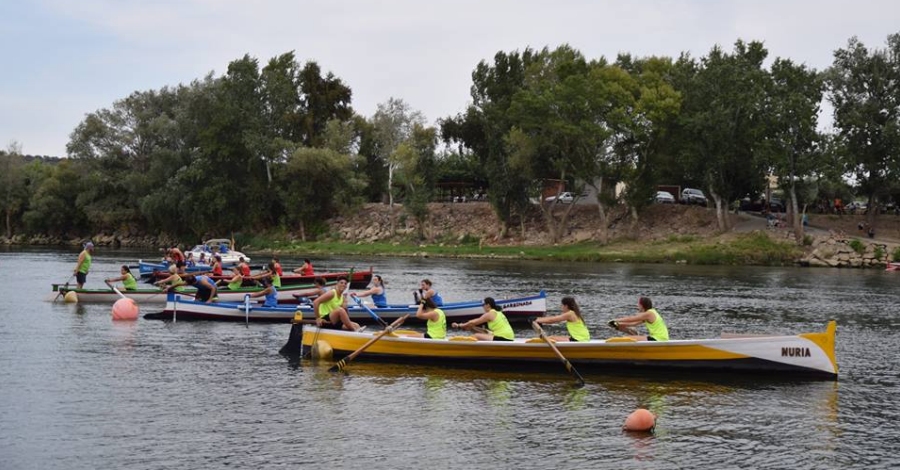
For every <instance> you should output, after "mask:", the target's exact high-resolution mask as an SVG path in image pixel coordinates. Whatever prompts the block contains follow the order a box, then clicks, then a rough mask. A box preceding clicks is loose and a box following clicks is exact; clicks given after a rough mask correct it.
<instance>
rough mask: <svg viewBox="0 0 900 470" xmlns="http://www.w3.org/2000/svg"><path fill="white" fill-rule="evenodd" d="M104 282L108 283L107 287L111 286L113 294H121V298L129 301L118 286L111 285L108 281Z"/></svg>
mask: <svg viewBox="0 0 900 470" xmlns="http://www.w3.org/2000/svg"><path fill="white" fill-rule="evenodd" d="M103 282H104V283H106V285H107V286H109V288H110V289H112V290H113V292H115V293H116V294H119V297H121V298H123V299H127V298H128V297H126V296H125V294H123V293H122V292H121V291H119V289H117V288H116V286H114V285H112V284H110V283H109V282H108V281H103Z"/></svg>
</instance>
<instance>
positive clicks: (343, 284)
mask: <svg viewBox="0 0 900 470" xmlns="http://www.w3.org/2000/svg"><path fill="white" fill-rule="evenodd" d="M347 284H349V281H348V280H347V278H346V277H345V276H341V277H339V278H338V281H337V284H336V285H335V287H334V289H332V290H330V291H328V292H326V293H325V294H323V295H320V296H318V297H316V300H314V301H313V314H314V315H315V316H316V326H319V327H325V328H333V329H336V330H340V329H344V330H348V331H359V329H360V326H359V323H356V322H354V321H351V320H350V315H349V314H348V313H347V298H346V297H345V296H344V294H345V293H346V292H347Z"/></svg>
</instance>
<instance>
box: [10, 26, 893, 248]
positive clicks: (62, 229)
mask: <svg viewBox="0 0 900 470" xmlns="http://www.w3.org/2000/svg"><path fill="white" fill-rule="evenodd" d="M767 61H769V57H768V51H767V50H766V48H765V47H764V45H763V43H761V42H757V41H751V42H744V41H741V40H738V41H737V42H736V43H735V44H734V46H733V47H732V48H731V50H726V49H724V48H722V47H720V46H714V47H713V48H711V49H710V51H709V52H708V53H707V54H706V55H705V56H703V57H700V58H694V57H691V56H690V55H689V54H687V53H683V54H681V55H680V56H679V57H677V58H670V57H633V56H631V55H629V54H620V55H618V56H617V57H616V58H615V60H608V59H606V58H604V57H600V58H597V59H589V58H586V57H584V55H583V54H582V53H581V52H580V51H578V50H577V49H574V48H572V47H570V46H568V45H563V46H560V47H557V48H555V49H550V48H544V49H541V50H535V49H531V48H527V49H525V50H522V51H511V52H505V51H500V52H498V53H497V54H496V55H495V56H494V57H493V60H490V61H488V60H485V61H482V62H480V63H479V64H477V66H476V67H475V69H474V70H473V72H472V85H471V102H470V103H469V104H468V106H466V108H465V109H464V111H462V112H461V113H459V114H457V115H455V116H448V117H445V118H442V119H439V120H438V121H437V122H436V124H434V125H429V124H428V123H427V122H426V119H425V117H424V116H423V115H422V114H421V113H420V112H418V111H416V110H414V109H412V108H411V107H410V106H409V105H408V104H407V103H406V102H404V101H403V100H402V99H397V98H391V99H389V100H388V101H387V102H385V103H382V104H380V105H379V106H378V108H377V110H376V112H375V113H374V114H373V115H372V116H369V117H365V116H361V115H359V114H358V113H356V112H355V111H354V110H353V108H352V105H351V103H352V99H351V98H352V90H351V88H350V87H349V85H347V84H346V83H344V82H343V81H342V80H341V79H340V78H338V77H336V76H335V75H334V74H332V73H330V72H328V73H323V71H322V70H321V69H320V67H319V66H318V64H317V63H316V62H314V61H307V62H305V63H301V61H299V60H298V59H297V57H296V56H295V54H294V53H293V52H289V53H285V54H282V55H280V56H277V57H274V58H272V59H270V60H269V61H268V62H267V63H265V65H260V62H259V61H258V59H256V58H253V57H250V56H249V55H245V56H244V57H242V58H240V59H237V60H235V61H232V62H231V63H230V64H229V65H228V68H227V71H226V72H225V73H224V74H222V75H221V76H215V75H213V74H209V75H207V76H206V77H203V78H202V79H197V80H195V81H193V82H191V83H189V84H183V85H178V86H175V87H164V88H161V89H159V90H150V91H137V92H134V93H132V94H131V95H129V96H128V97H126V98H124V99H121V100H118V101H116V102H115V103H113V105H112V106H111V107H110V108H105V109H101V110H98V111H95V112H92V113H89V114H87V115H86V116H85V118H84V120H83V121H82V122H81V123H79V124H78V126H77V127H76V128H75V129H74V130H73V131H72V133H71V136H70V139H69V142H68V144H67V147H66V151H67V154H68V157H69V158H64V159H59V160H58V161H49V160H47V159H41V158H30V159H29V158H26V157H25V156H23V155H22V154H21V150H20V146H19V144H18V143H15V142H13V143H11V144H10V145H9V148H8V149H7V150H6V151H5V152H0V158H2V160H0V168H2V169H3V176H2V177H0V181H2V187H3V190H2V194H0V209H2V210H3V213H4V215H5V232H6V236H7V237H11V236H13V235H14V234H17V233H24V234H36V233H46V234H53V235H61V236H66V235H68V236H84V235H87V234H92V233H98V232H102V231H108V232H109V231H119V232H127V233H166V234H170V235H175V236H180V237H186V236H190V237H193V238H202V237H204V236H207V235H212V234H222V233H231V232H240V231H244V232H247V231H255V232H260V231H263V232H266V231H279V230H280V231H289V232H295V233H298V234H299V235H300V236H301V238H303V239H304V240H306V239H313V238H315V237H317V236H319V235H322V234H326V231H327V227H326V225H325V222H326V221H327V220H328V219H329V218H331V217H333V216H335V215H338V214H349V213H351V212H352V211H353V210H356V209H357V208H358V207H359V206H360V204H361V203H363V202H366V201H371V202H376V201H381V202H385V203H387V204H390V205H391V207H392V208H393V207H394V201H395V199H400V200H402V202H403V207H402V210H403V211H405V213H407V214H408V215H409V216H410V217H412V218H414V219H416V220H417V221H419V222H420V223H419V224H418V225H419V227H424V225H425V224H424V222H425V221H426V220H427V218H428V215H429V213H428V205H427V203H428V202H429V201H432V200H434V198H435V197H436V195H437V194H438V192H437V191H436V188H437V187H438V186H439V185H440V184H441V183H442V182H462V183H466V184H469V185H471V187H473V188H474V187H483V188H486V190H487V196H488V200H489V202H490V203H491V206H492V207H493V209H494V211H495V212H496V214H497V215H498V219H499V220H500V221H501V227H498V229H499V232H500V233H501V234H502V235H504V236H506V235H507V234H508V232H509V231H510V230H511V229H515V228H516V227H518V228H519V230H522V231H524V220H525V217H526V215H528V214H530V213H533V211H535V210H538V209H536V207H537V208H539V210H540V214H541V217H542V220H543V221H544V223H545V225H546V228H547V230H548V232H549V233H550V235H551V237H552V238H553V239H555V240H558V239H559V238H561V237H562V236H563V235H564V234H565V232H566V230H567V228H568V225H567V223H568V222H567V221H568V217H569V212H570V211H571V210H572V206H567V207H565V208H559V207H556V206H555V205H547V204H537V205H536V204H534V201H535V200H537V201H541V200H543V199H542V195H543V192H544V188H545V181H547V180H562V181H565V182H566V184H567V186H569V187H571V188H573V189H574V190H575V191H576V192H580V191H581V190H582V189H583V188H585V187H587V186H591V187H593V188H594V189H595V191H596V193H597V194H598V203H597V211H598V215H599V217H600V218H601V221H602V222H603V223H602V224H601V225H602V226H604V227H605V226H608V223H607V222H608V218H609V217H610V214H611V211H612V210H613V208H615V207H624V208H625V210H626V211H627V213H628V215H629V216H630V219H631V220H632V222H633V223H635V224H636V222H637V221H638V219H639V217H640V215H641V213H642V212H643V210H644V209H645V208H646V207H647V205H648V204H649V203H650V201H651V198H652V196H653V194H654V192H655V188H656V186H657V185H660V184H676V185H681V186H683V187H686V186H690V187H698V188H702V189H704V190H706V191H707V192H708V194H709V196H710V198H711V200H712V205H713V206H714V210H715V211H716V213H717V216H718V217H717V219H718V221H719V227H720V228H721V229H723V230H725V229H727V228H728V223H729V219H728V217H726V213H727V211H728V210H729V208H730V206H731V204H732V203H733V202H734V201H735V200H737V199H740V198H743V197H751V198H755V197H757V196H758V195H759V194H761V193H762V192H763V191H764V190H765V188H766V185H767V182H766V181H767V177H768V176H769V175H774V176H777V178H778V181H779V185H780V187H781V188H782V189H783V191H784V196H785V198H786V199H787V201H788V206H789V208H790V209H789V212H790V213H791V214H800V213H802V212H803V211H804V210H805V207H807V206H809V205H813V204H817V203H818V202H819V201H822V200H833V199H835V198H842V199H844V200H849V199H851V198H853V197H860V198H865V199H866V200H867V201H868V207H870V208H875V207H877V205H878V203H879V202H887V201H892V202H897V196H898V195H900V185H898V184H897V180H898V174H900V158H898V156H900V89H898V87H900V34H894V35H890V36H889V37H888V38H887V41H886V46H885V47H882V48H874V49H870V48H867V47H866V46H865V45H864V44H862V43H861V42H860V41H859V40H857V39H856V38H851V39H850V40H849V41H848V43H847V44H846V46H845V47H843V48H840V49H837V50H836V51H835V52H834V61H833V63H832V65H831V66H830V67H829V68H828V69H826V70H821V71H819V70H815V69H812V68H810V67H808V66H806V65H804V64H802V63H797V62H794V61H793V60H791V59H786V58H780V57H778V58H775V59H774V60H772V61H771V62H767ZM824 99H827V100H828V101H829V102H830V103H831V105H832V106H833V108H834V115H833V122H832V126H831V128H832V130H830V131H828V132H820V131H819V128H820V126H819V123H818V119H819V114H820V108H821V104H822V102H823V100H824ZM616 185H620V187H623V188H624V190H622V191H620V192H619V193H618V194H617V193H616V191H614V190H613V188H614V187H615V186H616ZM869 214H870V223H874V214H875V211H870V213H869ZM793 219H794V228H795V232H796V234H797V237H798V239H802V234H803V231H802V230H803V228H802V224H801V223H800V220H799V217H793ZM421 235H422V233H421V232H420V236H421ZM598 239H600V240H601V241H604V242H605V241H606V239H607V234H606V233H605V232H604V233H600V234H598Z"/></svg>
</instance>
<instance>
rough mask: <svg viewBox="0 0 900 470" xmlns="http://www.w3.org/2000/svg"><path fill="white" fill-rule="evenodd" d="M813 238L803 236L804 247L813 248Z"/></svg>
mask: <svg viewBox="0 0 900 470" xmlns="http://www.w3.org/2000/svg"><path fill="white" fill-rule="evenodd" d="M812 244H813V237H812V235H808V234H807V235H803V246H812Z"/></svg>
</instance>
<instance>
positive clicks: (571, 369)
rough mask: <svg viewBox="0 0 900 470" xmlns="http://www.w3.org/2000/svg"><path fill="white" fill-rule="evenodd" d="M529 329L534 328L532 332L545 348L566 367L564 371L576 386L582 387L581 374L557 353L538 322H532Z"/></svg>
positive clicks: (582, 379)
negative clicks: (545, 345) (567, 372)
mask: <svg viewBox="0 0 900 470" xmlns="http://www.w3.org/2000/svg"><path fill="white" fill-rule="evenodd" d="M531 327H532V328H534V331H535V332H536V333H537V334H538V336H540V337H541V339H542V340H544V342H545V343H547V346H550V349H552V350H553V352H555V353H556V355H557V356H558V357H559V359H560V360H561V361H562V363H563V365H565V366H566V370H567V371H569V373H570V374H572V375H573V376H574V377H575V380H576V383H577V386H578V387H584V378H583V377H582V376H581V374H579V373H578V371H577V370H575V366H573V365H572V363H571V362H569V360H568V359H566V356H563V354H562V353H561V352H559V348H557V347H556V345H555V344H553V341H551V340H550V338H548V337H547V335H545V334H544V329H543V328H541V325H540V324H539V323H538V322H536V321H534V322H531Z"/></svg>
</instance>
